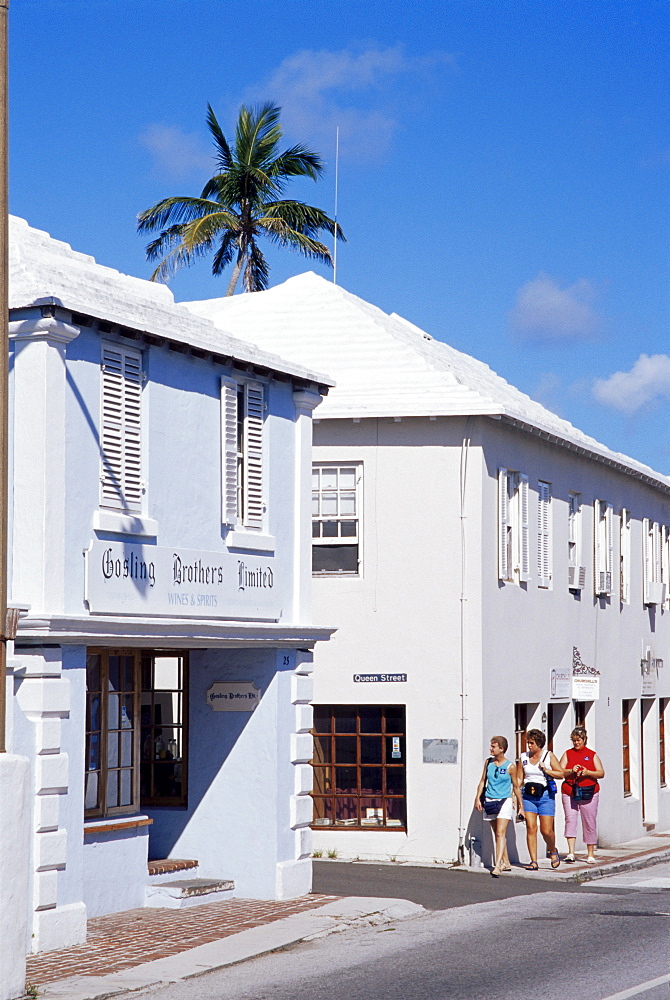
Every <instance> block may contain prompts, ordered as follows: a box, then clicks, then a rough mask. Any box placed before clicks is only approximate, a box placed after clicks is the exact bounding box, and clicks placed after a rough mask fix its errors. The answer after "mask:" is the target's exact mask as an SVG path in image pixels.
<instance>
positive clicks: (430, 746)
mask: <svg viewBox="0 0 670 1000" xmlns="http://www.w3.org/2000/svg"><path fill="white" fill-rule="evenodd" d="M423 762H424V764H457V763H458V740H424V741H423Z"/></svg>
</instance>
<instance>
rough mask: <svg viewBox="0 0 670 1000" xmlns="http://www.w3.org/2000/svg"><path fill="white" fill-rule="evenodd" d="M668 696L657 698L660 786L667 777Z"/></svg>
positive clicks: (663, 785) (664, 785) (662, 785)
mask: <svg viewBox="0 0 670 1000" xmlns="http://www.w3.org/2000/svg"><path fill="white" fill-rule="evenodd" d="M668 704H670V698H659V700H658V753H659V778H660V783H661V788H665V787H666V785H667V783H668V779H667V771H666V763H667V751H666V743H665V721H666V715H667V712H668Z"/></svg>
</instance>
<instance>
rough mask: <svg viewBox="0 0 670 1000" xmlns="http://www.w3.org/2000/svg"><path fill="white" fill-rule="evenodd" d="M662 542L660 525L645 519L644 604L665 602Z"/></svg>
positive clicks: (643, 529) (643, 526)
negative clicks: (662, 574) (662, 575)
mask: <svg viewBox="0 0 670 1000" xmlns="http://www.w3.org/2000/svg"><path fill="white" fill-rule="evenodd" d="M662 540H663V535H662V532H661V525H660V524H659V523H658V521H650V520H649V518H648V517H645V518H644V520H643V522H642V544H643V559H644V586H643V595H642V601H643V603H644V604H663V602H664V600H665V584H664V583H663V580H662V578H661V567H662V562H663V560H662V551H661V550H662Z"/></svg>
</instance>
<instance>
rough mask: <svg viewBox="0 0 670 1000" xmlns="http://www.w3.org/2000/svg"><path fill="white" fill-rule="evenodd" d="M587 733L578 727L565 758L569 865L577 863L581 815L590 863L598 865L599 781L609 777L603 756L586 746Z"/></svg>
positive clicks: (567, 858) (563, 757) (562, 761)
mask: <svg viewBox="0 0 670 1000" xmlns="http://www.w3.org/2000/svg"><path fill="white" fill-rule="evenodd" d="M586 736H587V733H586V730H585V729H584V727H583V726H575V728H574V729H573V730H572V733H571V734H570V739H571V740H572V749H570V750H566V751H565V753H564V754H563V756H562V757H561V767H562V768H563V776H564V781H563V784H562V785H561V795H562V798H563V810H564V812H565V839H566V840H567V842H568V852H569V853H568V856H567V857H566V859H565V860H566V861H567V862H568V863H571V862H574V860H575V841H576V840H577V816H578V815H579V816H581V818H582V834H583V836H584V841H585V843H586V850H587V858H586V860H587V862H588V864H590V865H594V864H595V863H596V859H595V849H596V844H597V842H598V826H597V818H598V798H599V795H600V785H599V784H598V778H604V777H605V769H604V768H603V765H602V762H601V760H600V757H599V756H598V754H597V753H596V752H595V750H591V749H589V747H587V745H586Z"/></svg>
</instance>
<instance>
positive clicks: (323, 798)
mask: <svg viewBox="0 0 670 1000" xmlns="http://www.w3.org/2000/svg"><path fill="white" fill-rule="evenodd" d="M313 733H314V759H313V760H312V767H313V770H314V790H313V792H312V797H313V799H314V819H313V826H315V827H324V826H334V827H356V828H358V829H365V830H372V829H375V828H379V827H386V828H389V827H392V828H394V829H404V828H405V826H406V804H405V706H404V705H360V706H350V705H315V706H314V730H313Z"/></svg>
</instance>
